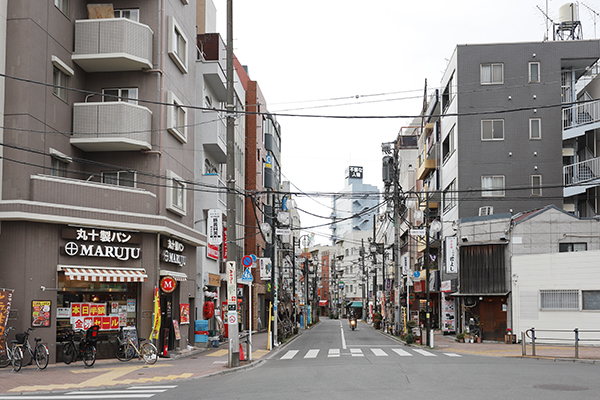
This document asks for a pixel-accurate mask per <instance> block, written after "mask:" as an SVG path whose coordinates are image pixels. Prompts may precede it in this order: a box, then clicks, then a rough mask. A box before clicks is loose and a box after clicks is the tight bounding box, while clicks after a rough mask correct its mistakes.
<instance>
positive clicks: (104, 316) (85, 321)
mask: <svg viewBox="0 0 600 400" xmlns="http://www.w3.org/2000/svg"><path fill="white" fill-rule="evenodd" d="M115 306H116V307H115ZM110 307H111V308H110V310H109V309H108V307H107V305H106V303H71V326H72V327H73V329H76V330H78V329H83V330H88V329H90V328H91V327H92V326H93V325H98V326H99V327H100V330H101V331H110V330H115V329H119V328H120V327H121V326H123V325H124V324H123V318H121V316H120V315H119V312H120V311H119V305H118V303H116V302H114V304H113V303H111V305H110ZM108 311H111V312H110V314H109V313H108ZM113 311H114V312H113ZM125 323H126V319H125Z"/></svg>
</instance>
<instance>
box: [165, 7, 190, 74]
mask: <svg viewBox="0 0 600 400" xmlns="http://www.w3.org/2000/svg"><path fill="white" fill-rule="evenodd" d="M187 46H188V40H187V37H186V36H185V34H184V33H183V30H182V29H181V27H180V26H179V24H178V23H177V21H176V20H175V18H173V16H169V44H168V52H169V56H170V57H171V59H172V60H173V62H175V64H177V67H178V68H179V70H180V71H181V72H182V73H184V74H187V73H188V66H187V54H188V51H187Z"/></svg>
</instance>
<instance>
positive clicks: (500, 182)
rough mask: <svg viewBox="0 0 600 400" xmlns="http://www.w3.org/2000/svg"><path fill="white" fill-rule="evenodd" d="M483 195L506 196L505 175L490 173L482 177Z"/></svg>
mask: <svg viewBox="0 0 600 400" xmlns="http://www.w3.org/2000/svg"><path fill="white" fill-rule="evenodd" d="M481 189H482V190H481V196H482V197H498V196H504V176H502V175H489V176H482V177H481Z"/></svg>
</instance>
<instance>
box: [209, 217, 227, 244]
mask: <svg viewBox="0 0 600 400" xmlns="http://www.w3.org/2000/svg"><path fill="white" fill-rule="evenodd" d="M206 232H208V235H207V238H206V240H207V242H208V244H210V245H213V246H218V245H220V244H221V243H223V212H222V211H221V210H218V209H217V210H208V219H207V221H206Z"/></svg>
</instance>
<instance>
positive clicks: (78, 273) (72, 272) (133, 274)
mask: <svg viewBox="0 0 600 400" xmlns="http://www.w3.org/2000/svg"><path fill="white" fill-rule="evenodd" d="M58 270H59V271H62V272H64V273H65V276H66V277H67V279H69V280H72V281H90V282H145V281H146V279H148V275H147V274H146V270H145V269H143V268H111V267H72V266H66V265H59V266H58Z"/></svg>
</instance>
